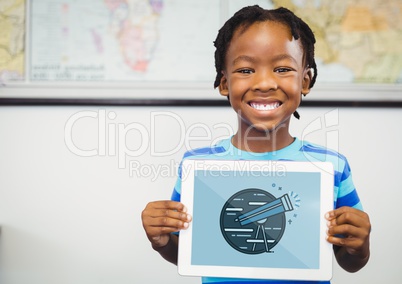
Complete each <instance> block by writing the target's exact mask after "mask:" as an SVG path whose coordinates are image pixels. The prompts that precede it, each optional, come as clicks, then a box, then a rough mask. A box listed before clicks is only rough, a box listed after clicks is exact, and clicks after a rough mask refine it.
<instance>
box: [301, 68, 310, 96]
mask: <svg viewBox="0 0 402 284" xmlns="http://www.w3.org/2000/svg"><path fill="white" fill-rule="evenodd" d="M312 78H313V73H312V72H311V68H306V69H305V70H304V75H303V82H302V94H303V95H307V94H308V93H310V89H311V88H310V83H311V79H312Z"/></svg>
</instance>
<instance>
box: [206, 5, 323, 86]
mask: <svg viewBox="0 0 402 284" xmlns="http://www.w3.org/2000/svg"><path fill="white" fill-rule="evenodd" d="M265 21H273V22H277V23H282V24H284V25H285V26H288V27H289V28H290V30H291V33H292V36H293V37H294V39H295V40H298V39H299V38H300V40H301V45H302V48H303V52H304V55H303V59H304V60H303V61H304V63H305V66H306V67H308V68H313V71H314V74H313V78H312V79H311V82H310V86H309V87H310V88H312V87H313V86H314V83H315V81H316V78H317V65H316V63H315V60H314V44H315V37H314V34H313V32H312V30H311V29H310V27H309V26H308V25H307V24H306V23H305V22H304V21H303V20H302V19H300V18H299V17H297V16H296V15H295V14H294V13H293V12H292V11H290V10H288V9H286V8H283V7H282V8H278V9H274V10H265V9H263V8H261V7H259V6H258V5H255V6H249V7H244V8H242V9H241V10H239V11H238V12H236V13H235V14H234V15H233V17H231V18H230V19H229V20H228V21H227V22H226V23H225V24H224V25H223V27H222V28H221V29H220V30H219V32H218V35H217V37H216V40H215V41H214V46H215V48H216V50H215V69H216V78H215V83H214V88H216V87H218V86H219V84H220V81H221V79H222V76H223V75H222V70H224V68H225V56H226V53H227V50H228V48H229V45H230V42H231V40H232V38H233V34H234V33H235V31H236V30H237V29H240V28H241V29H242V30H243V31H244V30H246V29H247V28H248V27H250V26H251V25H252V24H254V23H256V22H265Z"/></svg>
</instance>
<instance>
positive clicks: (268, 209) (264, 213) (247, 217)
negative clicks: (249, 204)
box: [235, 194, 293, 226]
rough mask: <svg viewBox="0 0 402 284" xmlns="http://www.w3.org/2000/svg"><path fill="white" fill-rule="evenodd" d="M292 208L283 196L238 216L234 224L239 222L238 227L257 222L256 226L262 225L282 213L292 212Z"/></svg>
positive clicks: (287, 198) (286, 195)
mask: <svg viewBox="0 0 402 284" xmlns="http://www.w3.org/2000/svg"><path fill="white" fill-rule="evenodd" d="M292 210H293V206H292V203H291V201H290V198H289V195H288V194H284V195H283V196H281V197H279V198H277V199H275V200H273V201H271V202H269V203H267V204H264V205H262V206H260V207H258V208H255V209H253V210H251V211H248V212H246V213H244V214H242V215H239V216H238V217H237V218H236V219H235V222H239V223H240V225H242V226H244V225H247V224H250V223H252V222H257V223H258V224H263V223H265V222H266V221H267V218H269V217H271V216H274V215H277V214H281V213H283V212H287V211H292Z"/></svg>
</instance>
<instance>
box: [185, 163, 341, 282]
mask: <svg viewBox="0 0 402 284" xmlns="http://www.w3.org/2000/svg"><path fill="white" fill-rule="evenodd" d="M333 172H334V170H333V165H332V164H331V163H329V162H290V161H246V160H240V161H223V160H191V159H188V160H184V161H183V164H182V192H181V202H183V203H184V204H185V205H186V206H187V208H188V213H189V214H191V215H192V216H193V221H192V222H191V223H190V226H189V228H188V229H187V230H182V231H180V238H179V251H178V272H179V274H181V275H185V276H207V277H229V278H255V279H280V280H321V281H325V280H330V279H331V277H332V245H331V244H329V243H328V242H327V241H326V229H327V226H326V219H325V218H324V215H325V213H326V212H328V211H330V210H332V209H333V206H334V199H333V192H334V176H333Z"/></svg>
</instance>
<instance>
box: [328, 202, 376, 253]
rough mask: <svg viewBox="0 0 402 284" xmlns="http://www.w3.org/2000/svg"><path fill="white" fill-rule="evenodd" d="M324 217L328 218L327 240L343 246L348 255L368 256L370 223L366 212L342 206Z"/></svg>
mask: <svg viewBox="0 0 402 284" xmlns="http://www.w3.org/2000/svg"><path fill="white" fill-rule="evenodd" d="M325 218H326V219H327V220H328V232H327V240H328V242H330V243H331V244H333V245H336V246H339V247H343V248H344V249H345V250H346V252H347V253H348V254H350V255H354V256H357V257H359V258H362V259H365V258H368V257H369V254H370V247H369V237H370V231H371V224H370V220H369V217H368V215H367V213H365V212H363V211H360V210H358V209H355V208H352V207H346V206H344V207H341V208H338V209H335V210H333V211H330V212H328V213H327V214H326V215H325ZM339 235H341V236H339Z"/></svg>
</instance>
